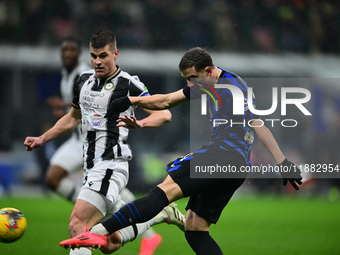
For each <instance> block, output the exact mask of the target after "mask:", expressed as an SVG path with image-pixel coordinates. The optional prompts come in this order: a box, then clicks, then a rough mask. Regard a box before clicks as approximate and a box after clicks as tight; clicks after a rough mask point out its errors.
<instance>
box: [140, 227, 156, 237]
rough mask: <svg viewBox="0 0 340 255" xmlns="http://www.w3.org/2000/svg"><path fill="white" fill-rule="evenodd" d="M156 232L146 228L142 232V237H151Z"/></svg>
mask: <svg viewBox="0 0 340 255" xmlns="http://www.w3.org/2000/svg"><path fill="white" fill-rule="evenodd" d="M155 233H156V232H155V231H154V230H153V229H152V228H149V229H148V230H146V231H145V232H144V233H142V235H141V236H142V238H150V237H152V236H153V235H154V234H155Z"/></svg>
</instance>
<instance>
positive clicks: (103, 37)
mask: <svg viewBox="0 0 340 255" xmlns="http://www.w3.org/2000/svg"><path fill="white" fill-rule="evenodd" d="M90 45H91V46H92V47H93V48H95V49H99V48H104V47H105V46H106V45H109V46H110V50H111V51H112V52H113V51H114V50H116V49H117V42H116V35H115V34H114V33H112V32H110V31H104V30H99V31H98V32H96V33H94V34H93V35H92V37H91V39H90Z"/></svg>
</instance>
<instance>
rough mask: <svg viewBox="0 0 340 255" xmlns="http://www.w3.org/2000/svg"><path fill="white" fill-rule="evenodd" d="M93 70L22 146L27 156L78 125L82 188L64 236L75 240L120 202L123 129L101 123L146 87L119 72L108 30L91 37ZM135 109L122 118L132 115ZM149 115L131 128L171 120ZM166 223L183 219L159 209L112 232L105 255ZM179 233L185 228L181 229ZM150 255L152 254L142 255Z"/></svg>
mask: <svg viewBox="0 0 340 255" xmlns="http://www.w3.org/2000/svg"><path fill="white" fill-rule="evenodd" d="M90 54H91V62H92V67H93V69H92V70H89V71H86V72H84V73H83V74H82V75H81V77H80V78H79V79H78V81H77V84H76V87H75V97H74V99H73V104H72V108H71V109H70V111H69V112H68V113H67V114H66V115H64V116H62V117H61V118H60V119H59V120H58V121H57V123H56V124H55V125H54V126H53V127H52V128H51V129H49V130H48V131H46V132H45V133H43V134H42V135H41V136H40V137H27V138H26V140H25V142H24V145H25V146H26V148H27V150H28V151H31V150H32V149H34V148H39V147H41V146H42V145H44V144H45V143H47V142H49V141H51V140H53V139H55V138H58V137H61V136H63V135H65V134H67V133H69V132H72V131H73V130H75V129H76V128H77V127H78V125H79V124H81V132H82V133H81V136H82V147H83V168H84V178H83V186H82V188H81V190H80V193H79V195H78V197H77V200H76V203H75V205H74V208H73V211H72V214H71V216H70V224H69V232H70V235H71V236H75V235H77V234H80V233H82V232H83V231H84V229H85V228H84V226H88V227H92V226H93V225H94V224H96V223H98V222H99V221H101V220H102V219H103V218H104V217H105V216H111V215H112V213H113V212H115V211H117V210H118V209H119V208H120V207H121V206H122V205H124V202H123V201H122V200H121V198H120V195H119V194H120V193H121V191H122V190H123V189H124V188H125V186H126V184H127V181H128V177H129V172H128V161H129V160H130V159H131V158H132V152H131V149H130V146H129V145H128V144H127V138H128V129H127V128H125V127H117V126H116V120H117V119H118V117H119V116H118V115H117V116H112V118H105V117H104V116H105V115H106V113H107V110H108V107H109V105H110V102H111V101H112V100H114V99H115V98H119V97H122V96H127V95H135V96H141V97H143V96H149V92H148V90H147V88H146V87H145V85H144V84H143V83H142V82H140V81H139V79H138V77H137V76H131V75H130V74H128V73H126V72H124V71H122V70H121V69H120V67H119V66H117V65H116V60H117V58H118V55H119V51H118V49H117V44H116V37H115V35H114V34H113V33H111V32H108V31H99V32H97V33H95V34H94V35H93V36H92V38H91V40H90ZM134 109H135V107H131V108H129V109H127V111H126V112H125V114H127V115H128V116H132V115H133V114H134ZM145 111H146V112H147V113H148V114H149V116H148V117H146V118H144V119H142V120H136V119H135V123H133V124H132V125H133V126H134V127H135V128H152V127H158V126H161V125H163V124H165V123H167V122H169V121H170V120H171V113H170V112H169V111H168V110H164V111H150V110H145ZM164 221H166V222H167V223H172V224H176V225H177V226H179V227H180V228H181V227H183V222H184V217H183V215H182V214H181V213H180V212H179V211H178V209H177V207H176V206H175V205H174V204H171V205H169V206H167V207H166V208H164V210H163V211H162V212H161V214H159V215H158V216H156V217H154V218H153V219H152V220H151V221H148V222H147V223H145V224H144V223H143V224H139V225H137V226H134V227H130V228H126V229H123V230H121V231H119V232H118V231H117V232H115V233H113V234H112V235H110V236H109V239H110V240H112V244H113V246H110V247H109V248H110V252H112V251H115V250H117V249H119V248H120V247H121V246H122V245H123V244H124V243H126V242H128V241H131V240H134V239H135V238H136V237H137V236H139V235H141V234H142V233H143V232H144V231H146V230H147V229H148V228H150V226H152V225H153V224H157V223H160V222H164ZM183 229H184V227H183ZM91 253H92V252H91V250H90V249H87V248H81V249H79V250H78V249H75V250H71V251H70V254H72V255H75V254H83V255H87V254H91ZM145 254H151V253H145Z"/></svg>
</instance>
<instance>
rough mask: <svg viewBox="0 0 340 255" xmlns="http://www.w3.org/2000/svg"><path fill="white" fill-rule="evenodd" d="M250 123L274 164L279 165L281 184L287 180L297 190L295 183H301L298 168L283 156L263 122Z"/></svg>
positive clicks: (284, 183)
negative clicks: (271, 156)
mask: <svg viewBox="0 0 340 255" xmlns="http://www.w3.org/2000/svg"><path fill="white" fill-rule="evenodd" d="M251 124H252V126H254V127H252V129H253V130H254V131H255V133H256V135H257V137H258V138H259V139H260V141H261V142H262V143H263V145H264V146H266V148H267V149H268V150H269V152H270V153H271V154H272V155H273V158H274V160H275V162H276V164H277V165H278V166H279V167H280V173H281V176H282V178H283V185H286V184H287V182H288V181H289V182H290V184H291V185H292V186H293V187H294V188H295V189H296V190H298V189H299V187H298V185H297V184H299V185H301V184H302V182H301V180H302V177H301V171H300V169H299V168H298V167H296V166H295V165H294V164H293V163H292V162H290V161H288V160H287V159H286V158H285V156H284V155H283V153H282V151H281V149H280V147H279V145H278V144H277V142H276V140H275V138H274V137H273V134H272V132H270V130H269V129H268V128H267V127H266V126H265V125H262V124H263V123H262V122H261V121H260V120H255V121H253V122H252V123H251ZM261 125H262V126H261Z"/></svg>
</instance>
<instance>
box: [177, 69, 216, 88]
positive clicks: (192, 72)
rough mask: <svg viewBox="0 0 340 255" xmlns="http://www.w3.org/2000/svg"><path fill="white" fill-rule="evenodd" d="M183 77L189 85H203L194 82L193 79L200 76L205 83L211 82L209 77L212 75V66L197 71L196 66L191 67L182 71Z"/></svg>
mask: <svg viewBox="0 0 340 255" xmlns="http://www.w3.org/2000/svg"><path fill="white" fill-rule="evenodd" d="M181 74H182V77H183V78H184V79H185V80H186V81H187V83H188V86H189V87H194V86H199V87H200V86H201V85H200V84H199V83H195V84H194V83H193V82H192V79H194V78H199V79H200V81H201V82H203V83H211V82H209V79H207V78H210V77H211V67H206V68H205V69H203V70H200V71H197V70H196V68H195V67H194V66H193V67H190V68H187V69H185V70H183V71H182V73H181Z"/></svg>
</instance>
